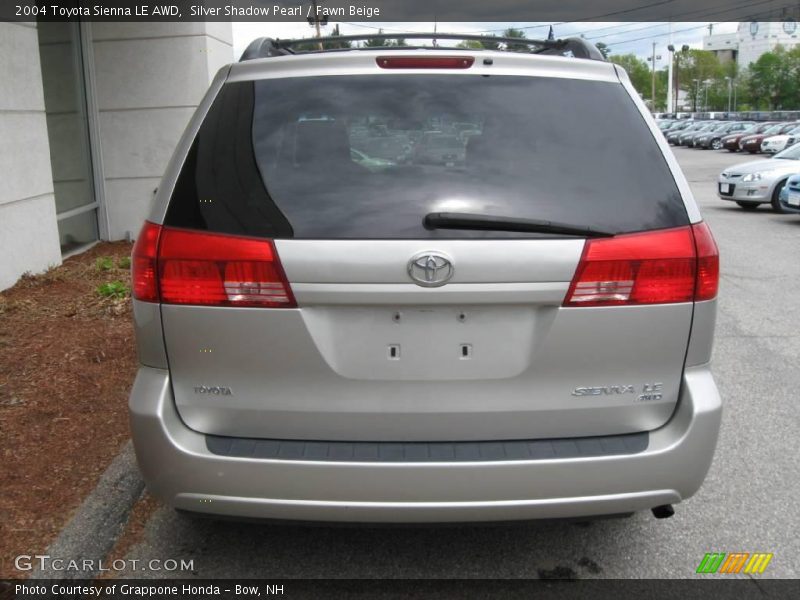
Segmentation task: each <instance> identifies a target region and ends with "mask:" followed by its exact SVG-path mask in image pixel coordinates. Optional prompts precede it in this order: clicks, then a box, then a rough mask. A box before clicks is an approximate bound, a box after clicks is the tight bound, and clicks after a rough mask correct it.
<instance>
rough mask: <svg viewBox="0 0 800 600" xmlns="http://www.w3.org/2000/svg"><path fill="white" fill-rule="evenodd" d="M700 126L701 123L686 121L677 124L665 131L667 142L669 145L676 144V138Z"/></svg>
mask: <svg viewBox="0 0 800 600" xmlns="http://www.w3.org/2000/svg"><path fill="white" fill-rule="evenodd" d="M701 124H702V122H701V121H687V122H685V123H679V124H676V125H674V126H673V127H671V128H670V129H668V130H667V131H666V136H667V141H668V142H669V143H670V144H676V145H677V144H678V138H679V137H680V136H681V135H682V134H683V133H684V132H688V131H691V130H696V129H697V128H699V127H700V125H701Z"/></svg>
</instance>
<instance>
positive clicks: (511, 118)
mask: <svg viewBox="0 0 800 600" xmlns="http://www.w3.org/2000/svg"><path fill="white" fill-rule="evenodd" d="M431 212H456V213H470V214H480V215H491V216H505V217H515V218H531V219H544V220H550V221H559V222H563V223H568V224H571V225H576V226H587V227H593V228H596V229H601V230H607V231H612V232H632V231H641V230H648V229H660V228H666V227H675V226H679V225H685V224H686V223H688V218H687V215H686V211H685V208H684V205H683V202H682V200H681V197H680V194H679V192H678V190H677V187H676V184H675V181H674V179H673V177H672V175H671V173H670V171H669V169H668V167H667V164H666V162H665V160H664V157H663V155H662V154H661V151H660V150H659V148H658V145H657V143H656V141H655V139H654V138H653V134H652V133H651V132H650V130H649V129H648V127H647V125H646V123H645V121H644V120H643V118H642V117H641V115H640V114H639V112H638V110H637V109H636V107H635V105H634V103H633V102H632V100H631V99H630V98H629V97H628V96H627V94H626V92H625V90H624V89H623V87H622V86H621V85H619V84H610V83H606V82H594V81H580V80H572V79H560V78H543V77H519V76H490V77H487V76H478V75H436V74H426V75H396V74H391V75H387V74H381V75H354V76H325V77H314V78H311V77H300V78H286V79H266V80H260V81H255V82H237V83H229V84H226V85H225V86H223V88H222V90H221V92H220V94H219V96H218V97H217V99H216V100H215V102H214V104H213V105H212V108H211V110H210V112H209V114H208V115H207V117H206V119H205V121H204V123H203V125H202V127H201V129H200V132H199V134H198V136H197V138H196V140H195V142H194V144H193V146H192V149H191V151H190V153H189V156H188V157H187V159H186V161H185V164H184V167H183V170H182V172H181V174H180V177H179V180H178V184H177V186H176V189H175V192H174V194H173V199H172V202H171V203H170V207H169V209H168V213H167V219H166V223H167V224H168V225H175V226H180V227H191V228H198V229H207V230H212V231H219V232H224V233H236V234H244V235H257V236H269V237H277V238H292V237H293V238H326V239H330V238H351V239H352V238H355V239H362V238H379V239H385V238H392V239H397V238H422V239H424V238H477V237H482V238H486V237H547V235H546V234H528V233H519V232H514V233H511V232H502V231H497V232H494V231H463V230H446V229H438V230H432V231H431V230H428V229H426V228H425V227H424V226H423V218H424V217H425V215H427V214H428V213H431Z"/></svg>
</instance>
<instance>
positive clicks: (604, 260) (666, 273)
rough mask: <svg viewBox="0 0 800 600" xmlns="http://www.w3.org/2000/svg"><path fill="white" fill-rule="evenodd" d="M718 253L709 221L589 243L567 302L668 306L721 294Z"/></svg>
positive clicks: (577, 304) (574, 303)
mask: <svg viewBox="0 0 800 600" xmlns="http://www.w3.org/2000/svg"><path fill="white" fill-rule="evenodd" d="M718 281H719V255H718V253H717V246H716V244H715V243H714V238H713V237H712V236H711V231H710V230H709V229H708V226H707V225H706V224H705V223H699V224H697V225H693V226H687V227H679V228H676V229H666V230H662V231H654V232H646V233H634V234H628V235H620V236H616V237H613V238H606V239H593V240H589V241H587V242H586V246H585V247H584V250H583V255H582V257H581V261H580V263H579V265H578V268H577V270H576V271H575V276H574V277H573V279H572V283H571V284H570V287H569V291H568V292H567V297H566V299H565V301H564V306H618V305H632V304H670V303H675V302H692V301H699V300H710V299H711V298H714V297H715V296H716V294H717V285H718Z"/></svg>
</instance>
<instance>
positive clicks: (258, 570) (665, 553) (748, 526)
mask: <svg viewBox="0 0 800 600" xmlns="http://www.w3.org/2000/svg"><path fill="white" fill-rule="evenodd" d="M674 153H675V155H676V156H677V158H678V160H679V161H680V163H681V166H682V167H683V170H684V173H685V174H686V176H687V178H688V179H689V182H690V183H691V186H692V190H693V192H694V194H695V197H696V199H697V201H698V203H699V204H700V207H701V211H702V213H703V215H704V218H705V219H706V220H707V221H708V223H709V224H710V226H711V228H712V231H713V233H714V235H715V237H716V239H717V243H718V245H719V247H720V252H721V264H722V278H721V284H720V294H719V314H718V319H717V334H716V346H715V350H714V373H715V376H716V380H717V384H718V386H719V389H720V392H721V394H722V397H723V401H724V403H725V410H724V416H723V423H722V431H721V435H720V440H719V445H718V448H717V452H716V456H715V458H714V462H713V464H712V466H711V470H710V473H709V475H708V478H707V479H706V482H705V484H704V485H703V487H702V488H701V490H700V491H699V492H698V493H697V494H696V495H695V496H694V497H692V498H690V499H689V500H687V501H685V502H683V503H681V504H679V505H677V506H676V514H675V516H674V517H672V518H671V519H666V520H656V519H654V518H653V517H652V515H651V514H650V513H649V512H647V513H640V514H636V515H634V516H633V517H631V518H628V519H618V520H605V521H595V522H593V523H589V524H585V523H584V524H581V523H572V522H538V523H526V524H516V525H502V526H497V525H484V526H448V527H430V526H425V527H401V528H397V527H377V528H376V527H358V526H349V527H320V526H286V525H280V526H279V525H272V524H248V523H231V522H220V521H205V520H199V521H198V520H192V519H187V518H185V517H182V516H180V515H177V514H176V513H174V512H173V511H172V510H170V509H167V508H160V509H159V510H157V511H156V513H155V514H154V515H153V516H152V517H151V519H150V520H149V522H148V524H147V527H146V529H145V533H144V536H143V538H142V539H141V540H140V541H139V543H137V544H135V545H134V546H133V547H132V548H131V549H130V551H129V553H128V555H127V557H126V558H129V559H138V560H140V561H147V560H150V559H162V560H163V559H168V558H171V559H178V560H180V559H184V560H192V561H193V565H194V572H193V573H169V572H166V571H157V572H154V571H141V572H136V571H131V572H127V573H121V575H127V576H135V577H160V576H176V575H177V576H190V577H194V576H197V577H203V578H206V577H208V578H217V577H237V578H238V577H241V578H245V577H247V578H250V577H252V578H301V577H302V578H306V577H308V578H328V577H330V578H337V577H345V578H348V577H351V578H398V577H399V578H405V577H407V578H473V577H487V578H494V577H497V578H516V577H548V576H554V575H555V576H561V577H579V578H584V577H613V578H628V577H637V578H639V577H696V575H695V569H696V568H697V565H698V564H699V562H700V560H701V559H702V558H703V556H704V554H705V553H706V552H772V553H773V554H774V557H773V559H772V562H771V563H770V564H769V566H768V568H767V570H766V572H765V573H764V574H763V575H760V577H796V576H797V575H798V573H800V542H798V539H797V535H798V526H797V524H798V522H800V520H799V519H798V517H797V515H796V514H795V512H794V511H795V510H797V499H798V497H800V467H798V464H800V461H798V453H800V435H799V432H800V400H799V398H800V368H798V362H799V361H800V336H798V323H800V310H799V308H800V215H779V214H775V213H773V212H772V211H771V210H770V209H769V208H768V207H766V206H765V207H762V208H760V209H759V210H757V211H755V212H745V211H744V210H742V209H740V208H738V207H737V206H736V205H735V204H733V203H731V202H723V201H720V200H719V199H718V198H717V197H716V194H715V180H716V176H717V174H718V173H719V172H720V171H721V170H722V169H723V168H725V167H727V166H729V165H732V164H735V163H740V162H746V161H749V160H752V159H753V158H754V157H752V156H750V155H746V156H742V155H739V154H729V153H727V152H718V151H712V150H693V149H684V148H679V149H674ZM756 158H757V157H756ZM798 171H800V163H799V164H798ZM476 484H478V482H476Z"/></svg>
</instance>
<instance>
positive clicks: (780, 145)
mask: <svg viewBox="0 0 800 600" xmlns="http://www.w3.org/2000/svg"><path fill="white" fill-rule="evenodd" d="M798 135H800V125H798V126H797V127H795V128H794V129H792V130H790V131H787V132H786V133H784V134H782V135H773V136H770V137H768V138H764V140H763V141H762V142H761V151H762V152H766V153H767V154H776V153H777V152H781V151H783V150H786V148H788V147H790V146H791V145H792V144H791V143H789V140H790V139H794V140H796V139H797V137H798ZM795 143H796V142H795Z"/></svg>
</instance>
